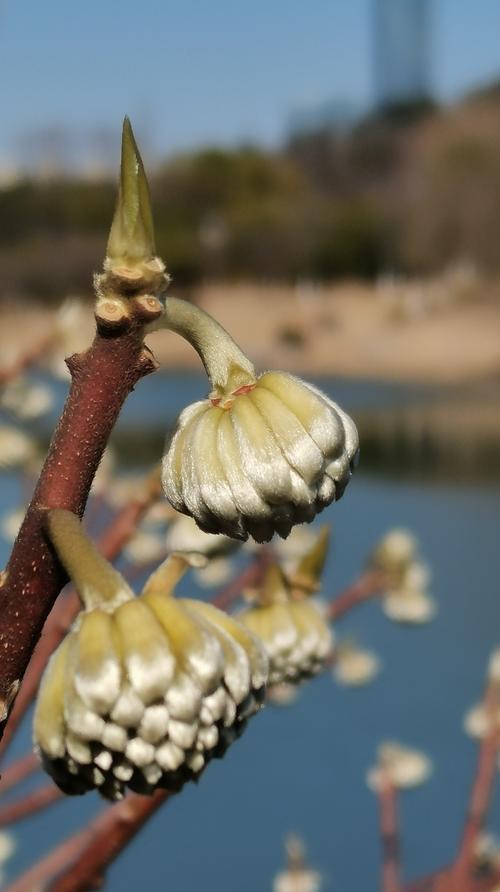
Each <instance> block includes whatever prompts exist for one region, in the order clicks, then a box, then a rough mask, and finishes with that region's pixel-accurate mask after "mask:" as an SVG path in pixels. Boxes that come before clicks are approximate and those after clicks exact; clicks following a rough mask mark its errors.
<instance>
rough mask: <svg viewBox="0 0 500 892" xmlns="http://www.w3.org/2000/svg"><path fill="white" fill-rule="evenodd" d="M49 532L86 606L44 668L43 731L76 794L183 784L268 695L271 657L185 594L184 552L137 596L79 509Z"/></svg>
mask: <svg viewBox="0 0 500 892" xmlns="http://www.w3.org/2000/svg"><path fill="white" fill-rule="evenodd" d="M48 528H49V533H50V535H51V539H52V541H53V544H54V546H55V547H56V549H57V551H58V553H59V556H60V558H61V560H62V561H63V563H64V564H65V566H66V569H67V570H68V573H69V575H70V576H71V578H72V579H73V581H74V583H75V585H76V587H77V590H78V591H79V594H80V596H81V597H82V600H83V602H84V604H85V609H84V610H83V611H82V613H81V614H80V615H79V616H78V618H77V620H76V621H75V623H74V625H73V627H72V629H71V631H70V633H69V635H68V636H67V637H66V638H65V640H64V641H63V642H62V644H61V645H60V646H59V647H58V649H57V650H56V651H55V653H54V654H53V656H52V657H51V660H50V662H49V664H48V666H47V669H46V671H45V673H44V676H43V679H42V684H41V688H40V692H39V696H38V701H37V705H36V710H35V720H34V739H35V745H36V747H37V748H38V750H39V752H40V754H41V757H42V761H43V763H44V766H45V768H46V770H47V771H48V772H49V774H51V776H52V777H53V778H54V780H55V782H56V783H57V784H58V785H59V786H60V787H61V789H62V790H64V792H66V793H83V792H85V791H86V790H90V789H93V788H95V787H97V788H98V789H99V791H100V792H101V793H102V795H103V796H105V797H107V798H110V799H117V798H120V797H121V796H122V795H123V793H124V788H125V787H128V788H130V789H131V790H134V791H135V792H138V793H152V792H154V790H155V789H156V788H157V787H165V788H167V789H170V790H177V789H179V788H180V787H181V786H182V785H183V784H184V783H185V782H186V781H187V780H189V779H194V778H196V777H197V776H198V775H199V773H200V772H201V771H202V769H203V767H204V766H205V764H206V763H207V762H208V761H209V760H210V759H211V758H212V757H214V756H220V755H222V754H223V753H224V752H225V750H226V748H227V747H228V746H229V744H230V743H231V742H232V740H234V739H235V738H236V737H237V736H238V735H239V734H240V733H241V731H242V730H243V727H244V726H245V724H246V722H247V720H248V718H249V716H251V715H252V714H253V713H254V712H256V711H257V710H258V709H259V707H260V704H261V702H262V700H263V696H264V690H265V684H266V681H267V672H268V665H267V657H266V655H265V652H264V650H263V648H262V646H261V645H260V643H259V642H258V641H257V640H256V638H255V637H254V636H253V635H252V633H251V632H249V631H248V630H247V629H246V628H244V627H243V626H241V625H240V624H239V623H238V622H237V621H236V620H235V619H232V618H230V617H228V616H226V615H225V614H224V613H222V612H221V611H219V610H217V608H215V607H213V606H211V605H205V604H199V603H198V602H196V601H194V600H191V599H180V600H176V599H174V598H173V597H172V596H171V593H172V589H173V587H174V585H175V583H176V582H177V581H178V579H179V578H180V577H181V576H182V575H183V573H184V571H185V569H186V567H187V564H186V562H185V561H184V560H183V559H182V558H179V557H177V556H172V557H170V558H168V559H167V561H165V562H164V563H163V564H161V565H160V567H159V569H158V570H157V571H156V572H155V573H154V574H153V575H152V576H151V577H150V579H149V580H148V582H147V583H146V586H145V588H144V590H143V592H142V594H141V595H140V597H135V596H134V595H133V592H131V590H130V589H129V588H128V586H127V584H126V582H125V580H124V579H123V578H122V577H121V576H120V574H118V573H117V572H116V571H115V570H114V569H113V568H112V567H111V566H110V565H109V564H107V562H106V561H104V559H103V558H102V557H101V556H100V555H98V554H97V552H95V551H94V549H93V546H92V544H91V543H90V541H89V540H87V539H86V537H85V536H84V534H83V532H82V530H81V528H80V525H79V522H78V520H77V519H76V517H75V516H74V515H72V514H71V513H70V512H67V511H59V510H58V511H52V512H50V513H49V523H48Z"/></svg>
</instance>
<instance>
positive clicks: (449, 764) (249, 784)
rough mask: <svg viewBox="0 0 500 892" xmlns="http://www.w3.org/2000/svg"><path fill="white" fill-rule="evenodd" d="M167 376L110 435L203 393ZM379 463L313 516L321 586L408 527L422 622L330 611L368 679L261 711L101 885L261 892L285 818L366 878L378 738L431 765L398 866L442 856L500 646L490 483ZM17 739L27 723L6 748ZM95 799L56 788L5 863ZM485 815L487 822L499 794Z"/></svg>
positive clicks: (374, 874) (331, 889)
mask: <svg viewBox="0 0 500 892" xmlns="http://www.w3.org/2000/svg"><path fill="white" fill-rule="evenodd" d="M166 383H167V382H166V381H165V379H163V380H162V378H160V377H159V376H158V378H157V379H156V381H155V378H154V376H153V378H152V379H151V381H150V382H143V383H142V384H141V385H140V386H139V387H138V389H137V391H136V392H135V393H134V394H133V395H132V397H131V399H130V401H129V405H128V406H127V409H126V412H125V413H124V415H123V419H122V422H121V426H122V432H126V431H127V429H128V430H135V429H136V428H137V425H138V424H139V425H140V427H141V429H142V432H143V435H144V436H146V434H147V430H148V429H149V427H150V426H151V423H152V421H154V420H155V419H156V420H157V418H158V416H161V415H162V413H164V417H165V424H168V423H169V422H171V418H172V413H173V410H174V409H175V411H177V410H178V409H179V408H181V407H182V406H183V405H185V404H186V402H187V401H189V400H193V399H196V398H198V397H199V396H202V395H203V389H202V387H201V381H200V379H199V378H198V376H187V377H186V376H183V377H182V378H181V377H177V378H176V379H175V386H173V387H172V388H168V387H167V386H166ZM323 384H324V382H323ZM349 387H350V385H348V384H344V385H342V386H341V387H340V388H339V386H338V384H337V385H336V386H333V385H332V387H329V386H328V387H327V389H328V390H329V391H330V392H331V393H335V396H336V397H337V398H338V399H339V401H340V402H343V403H344V404H346V405H353V406H355V407H356V406H361V405H364V404H365V403H366V400H367V399H368V398H369V399H370V400H371V401H372V405H374V404H375V405H376V393H377V388H374V389H372V390H365V391H364V393H363V392H362V388H361V385H352V387H351V392H350V393H349ZM357 387H359V388H360V389H359V390H356V388H357ZM340 390H343V392H342V395H341V394H340V392H339V391H340ZM141 391H142V393H141ZM399 398H401V391H400V390H398V391H397V392H396V394H395V393H394V391H391V389H390V388H389V389H385V388H383V387H382V388H380V390H379V399H380V400H381V401H382V402H384V404H387V402H389V403H390V402H391V400H394V399H399ZM174 404H175V405H174ZM388 470H390V469H387V468H386V469H385V474H384V475H383V476H375V475H370V474H367V473H366V472H365V473H363V470H362V466H361V470H360V471H359V472H358V473H357V475H356V477H355V478H354V479H353V481H352V483H351V484H350V486H349V489H348V491H347V493H346V496H345V498H344V499H343V500H342V501H341V502H340V503H339V504H338V505H336V506H333V507H331V508H330V509H328V510H327V511H326V512H325V513H324V515H322V518H321V520H323V518H324V519H327V520H329V521H331V522H332V524H333V529H334V537H333V539H334V548H333V552H332V554H331V555H330V557H329V561H328V565H327V570H326V577H325V592H326V593H328V594H329V595H333V594H334V593H335V592H337V591H339V590H340V589H341V588H342V586H344V585H345V584H347V583H348V582H349V581H350V580H352V579H353V577H354V576H355V575H356V573H357V572H358V570H359V568H360V566H361V565H362V563H363V561H364V559H365V557H366V555H367V553H368V552H369V551H370V549H371V548H372V547H373V545H374V543H375V542H376V541H377V539H379V538H380V536H381V535H382V534H383V533H384V532H385V531H386V530H387V529H389V528H390V527H393V526H405V527H409V528H410V529H412V530H413V531H414V532H415V533H416V535H417V536H418V537H419V540H420V542H421V546H422V553H423V556H424V558H425V559H426V560H427V561H428V562H429V563H430V564H431V566H432V570H433V593H434V596H435V598H436V600H437V602H438V615H437V617H436V619H435V621H434V622H433V623H432V624H430V625H427V626H424V627H420V628H408V627H401V626H397V625H395V624H394V623H391V622H390V621H389V620H388V619H387V618H386V617H385V616H384V615H383V614H382V611H381V609H380V607H379V605H378V604H377V603H375V602H374V603H369V604H366V605H364V606H363V607H360V608H358V609H357V610H356V611H355V612H353V613H352V614H351V615H350V616H349V617H347V618H346V619H345V620H343V621H342V622H341V623H339V624H338V629H337V634H338V637H339V638H341V637H342V636H349V637H351V636H353V637H355V638H356V640H357V641H359V642H360V643H361V644H363V645H365V646H367V647H369V648H370V649H373V650H375V651H376V652H377V653H378V654H379V656H380V657H381V659H382V663H383V667H382V672H381V673H380V675H379V677H378V678H377V679H376V680H375V681H374V682H373V683H372V684H371V685H370V686H368V687H365V688H362V689H358V690H352V689H351V690H349V689H348V690H346V689H340V688H338V687H337V686H336V685H335V683H334V682H333V680H332V679H331V677H330V675H329V674H328V673H327V674H326V675H325V676H324V677H322V678H319V679H317V680H315V681H314V682H311V683H309V684H307V685H305V686H304V687H303V689H302V691H301V694H300V697H299V699H298V701H297V702H296V703H295V704H293V705H292V706H290V707H286V708H276V707H269V708H267V709H266V710H264V711H263V712H262V713H261V714H260V715H259V716H257V717H256V718H255V719H254V720H253V721H252V722H251V723H250V725H249V727H248V729H247V731H246V732H245V734H244V735H243V737H242V738H241V740H240V741H238V742H237V743H236V744H235V745H234V746H233V748H232V749H231V750H230V751H229V752H228V754H227V755H226V757H225V758H224V760H223V761H222V762H217V763H214V764H212V765H210V766H209V768H208V770H207V771H206V773H205V775H204V776H203V777H202V779H201V781H200V783H199V785H198V786H196V787H195V786H192V787H189V788H186V789H185V790H184V791H183V792H182V794H181V795H180V796H178V797H176V798H174V799H173V800H172V801H171V802H169V803H167V804H166V805H165V807H164V808H163V809H162V810H161V811H160V812H159V814H157V816H156V817H155V818H154V819H153V820H152V821H151V822H150V824H149V825H148V826H147V828H146V829H145V830H144V831H143V832H142V834H141V835H140V836H139V837H138V838H137V839H136V840H135V841H134V842H133V844H132V845H131V846H129V848H128V849H127V850H126V852H125V853H124V854H123V855H122V857H121V858H120V859H119V861H118V862H117V864H116V865H114V866H113V867H112V868H111V870H110V872H109V876H108V884H107V888H108V889H109V890H110V892H135V890H137V889H138V888H141V887H142V888H145V889H148V890H149V889H151V890H153V889H158V888H163V887H165V888H171V889H175V890H176V892H195V890H199V889H200V888H208V889H210V890H217V892H226V890H227V892H233V890H234V889H235V888H237V889H238V892H255V890H257V889H258V890H263V892H264V890H266V889H268V890H270V889H271V884H272V878H273V876H274V874H275V873H276V871H277V870H278V869H280V866H281V864H282V860H283V855H282V842H283V838H284V836H285V835H286V834H287V833H288V832H290V831H293V832H296V833H299V834H300V835H301V836H302V837H303V838H304V840H305V842H306V844H307V846H308V851H309V857H310V861H311V862H312V863H313V864H314V866H315V867H316V868H317V869H319V870H320V871H321V872H322V874H323V875H324V887H323V888H324V889H325V892H336V890H342V892H360V890H363V892H371V890H376V889H377V888H378V869H379V844H378V838H377V806H376V800H375V797H374V795H373V794H372V793H371V792H370V791H369V790H368V788H367V786H366V783H365V773H366V770H367V769H368V768H369V766H370V765H371V764H372V763H373V760H374V756H375V750H376V747H377V744H378V743H379V742H381V741H382V740H385V739H395V740H398V741H401V742H403V743H407V744H408V745H410V746H415V747H417V748H421V749H422V750H424V751H425V752H426V753H427V754H428V755H429V756H430V757H431V758H432V760H433V763H434V773H433V776H432V778H431V779H430V780H429V781H428V782H427V784H426V785H425V786H423V787H421V788H419V789H417V790H414V791H410V792H407V793H404V794H403V795H402V797H401V813H402V824H403V858H404V868H405V876H406V877H407V878H408V879H410V878H412V877H415V876H418V875H421V874H425V873H426V872H429V871H431V870H433V869H435V868H437V867H439V866H441V865H443V864H446V863H447V862H449V860H450V859H451V858H452V857H453V854H454V852H455V849H456V846H457V843H458V840H459V836H460V831H461V827H462V822H463V816H464V811H465V808H466V803H467V796H468V792H469V787H470V783H471V779H472V773H473V770H474V763H475V758H476V752H477V747H476V745H475V744H474V743H473V742H471V741H470V740H469V739H468V738H467V737H466V736H465V735H464V733H463V731H462V722H463V716H464V713H465V711H466V710H467V709H468V708H469V707H470V706H471V705H472V704H473V703H474V702H476V700H477V699H478V698H479V697H480V694H481V690H482V685H483V681H484V675H485V669H486V664H487V660H488V656H489V654H490V652H491V650H492V648H494V647H495V646H496V645H497V644H500V601H499V597H498V595H499V593H498V581H497V580H498V578H499V576H500V557H499V549H498V541H499V540H498V530H499V521H500V499H499V496H500V486H499V485H498V484H497V483H495V482H489V483H484V482H481V483H480V482H475V483H469V484H463V483H459V482H456V481H455V482H453V483H439V482H436V480H432V482H431V481H430V480H428V479H426V478H425V476H424V477H423V478H421V479H419V480H418V481H414V480H412V479H404V478H401V477H399V478H398V479H397V480H395V479H391V478H390V476H388V474H387V472H388ZM16 498H17V493H16V484H15V482H14V481H13V480H12V479H4V480H3V481H2V499H3V502H4V506H3V507H4V509H5V507H6V506H7V505H14V504H15V502H16ZM5 550H6V549H5ZM188 588H189V586H188ZM184 591H186V589H184ZM28 742H29V727H28V725H26V726H25V727H24V728H23V732H22V735H20V738H19V739H18V740H17V741H16V745H15V749H13V754H14V753H15V752H18V753H20V752H22V751H24V750H25V749H26V747H27V746H28ZM96 807H98V802H97V797H94V796H92V795H91V796H87V797H84V798H83V799H78V800H77V801H74V800H67V801H66V802H65V803H63V804H59V805H57V806H55V807H53V808H52V809H50V810H48V811H46V812H45V813H43V815H41V816H39V817H36V818H33V819H30V820H27V821H25V822H24V823H23V824H21V825H19V826H18V827H17V828H16V830H15V833H16V837H17V839H18V845H19V848H18V852H17V854H16V856H15V858H14V859H13V860H12V862H11V863H10V865H9V867H10V875H11V876H13V875H14V874H15V873H17V872H18V871H20V870H21V869H23V868H24V867H25V866H27V865H28V864H30V863H32V861H33V860H34V859H35V858H36V856H37V855H38V854H40V853H42V852H44V851H46V850H47V847H48V846H49V843H50V842H51V841H53V840H55V839H56V838H57V839H60V838H63V837H64V836H66V835H67V834H68V833H69V832H71V830H72V829H73V828H76V827H78V826H80V824H81V823H82V820H84V819H85V818H86V817H87V816H88V815H89V814H90V813H92V812H93V811H94V810H95V808H96ZM491 827H492V829H493V830H494V831H495V830H496V832H497V833H500V808H499V807H495V808H494V809H493V812H492V818H491Z"/></svg>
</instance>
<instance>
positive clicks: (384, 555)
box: [370, 528, 418, 582]
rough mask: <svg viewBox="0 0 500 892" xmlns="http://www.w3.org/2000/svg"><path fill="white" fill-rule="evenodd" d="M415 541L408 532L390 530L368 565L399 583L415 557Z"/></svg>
mask: <svg viewBox="0 0 500 892" xmlns="http://www.w3.org/2000/svg"><path fill="white" fill-rule="evenodd" d="M417 550H418V543H417V539H416V538H415V536H414V535H413V533H410V532H409V530H404V529H398V528H396V529H394V530H390V531H389V532H388V533H386V535H385V536H384V537H383V538H382V539H381V541H380V542H379V544H378V545H377V547H376V548H375V550H374V551H373V553H372V555H371V557H370V564H371V565H372V566H373V567H375V568H376V569H377V570H381V571H382V572H383V573H386V574H387V575H388V576H389V577H390V578H392V579H393V580H394V581H397V582H399V580H400V578H401V576H402V574H403V573H405V572H406V570H407V569H408V567H409V566H410V564H411V563H412V562H413V561H414V560H415V558H416V556H417Z"/></svg>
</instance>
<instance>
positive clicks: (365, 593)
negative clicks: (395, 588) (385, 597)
mask: <svg viewBox="0 0 500 892" xmlns="http://www.w3.org/2000/svg"><path fill="white" fill-rule="evenodd" d="M384 588H385V579H384V576H383V574H382V573H380V572H379V571H377V570H365V571H364V572H363V573H362V574H361V575H360V576H359V578H358V579H357V580H356V581H355V582H353V583H352V585H349V586H347V588H345V589H344V590H343V591H342V592H341V593H340V594H339V595H337V597H336V598H334V599H333V600H332V601H330V605H329V608H328V614H327V615H328V619H330V620H332V621H335V620H337V619H340V618H341V617H343V616H344V615H345V614H346V613H348V612H349V611H350V610H352V608H353V607H357V606H358V604H362V603H363V602H364V601H369V600H370V599H371V598H375V597H378V596H380V595H381V594H383V591H384Z"/></svg>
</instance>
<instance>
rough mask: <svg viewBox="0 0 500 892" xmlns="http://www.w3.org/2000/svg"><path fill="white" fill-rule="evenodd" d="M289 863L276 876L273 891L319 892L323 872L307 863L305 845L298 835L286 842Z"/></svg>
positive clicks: (290, 837)
mask: <svg viewBox="0 0 500 892" xmlns="http://www.w3.org/2000/svg"><path fill="white" fill-rule="evenodd" d="M285 847H286V854H287V859H286V860H287V865H286V870H283V871H281V872H280V873H278V874H277V875H276V877H275V878H274V883H273V892H319V890H320V888H321V886H322V881H321V874H320V873H318V871H317V870H313V869H312V868H311V867H309V866H308V865H307V864H306V859H305V846H304V843H303V842H302V840H301V839H299V837H297V836H289V837H288V839H287V840H286V842H285Z"/></svg>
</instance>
